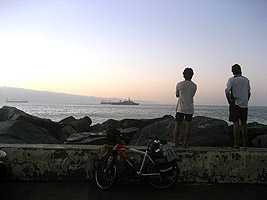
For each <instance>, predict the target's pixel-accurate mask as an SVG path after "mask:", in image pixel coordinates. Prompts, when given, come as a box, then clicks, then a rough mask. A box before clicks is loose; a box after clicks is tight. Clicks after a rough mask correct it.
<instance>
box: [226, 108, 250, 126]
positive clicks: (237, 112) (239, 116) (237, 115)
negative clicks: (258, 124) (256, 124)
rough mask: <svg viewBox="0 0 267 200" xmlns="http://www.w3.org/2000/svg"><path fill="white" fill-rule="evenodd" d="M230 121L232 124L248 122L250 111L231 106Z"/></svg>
mask: <svg viewBox="0 0 267 200" xmlns="http://www.w3.org/2000/svg"><path fill="white" fill-rule="evenodd" d="M229 112H230V114H229V121H230V122H238V121H239V120H240V121H241V122H246V121H247V119H248V109H247V108H241V107H239V106H237V105H230V107H229Z"/></svg>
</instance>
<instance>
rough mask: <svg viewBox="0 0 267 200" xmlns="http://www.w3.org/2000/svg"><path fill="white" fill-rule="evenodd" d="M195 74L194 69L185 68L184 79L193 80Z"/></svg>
mask: <svg viewBox="0 0 267 200" xmlns="http://www.w3.org/2000/svg"><path fill="white" fill-rule="evenodd" d="M193 74H194V72H193V69H191V68H185V70H184V72H183V75H184V78H185V79H186V80H191V79H192V77H193Z"/></svg>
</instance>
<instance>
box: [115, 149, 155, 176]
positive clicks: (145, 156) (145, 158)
mask: <svg viewBox="0 0 267 200" xmlns="http://www.w3.org/2000/svg"><path fill="white" fill-rule="evenodd" d="M122 149H125V150H128V151H132V152H136V153H139V154H142V155H144V157H143V159H142V162H141V165H140V167H139V169H137V170H136V169H135V170H136V173H137V174H138V175H141V176H155V175H157V176H158V175H160V173H147V174H144V173H142V172H143V168H144V165H145V161H146V160H147V158H148V160H150V162H152V163H153V165H156V163H155V162H154V160H153V159H152V158H151V157H150V156H149V154H148V150H147V149H146V151H140V150H138V149H134V148H129V147H127V146H123V145H120V144H116V146H115V147H114V150H115V151H118V152H120V153H121V155H122V156H123V157H124V158H125V159H126V161H127V162H128V163H129V164H130V166H131V167H132V168H134V165H133V164H132V163H131V162H130V159H129V157H128V156H127V155H126V154H125V152H124V151H123V150H122Z"/></svg>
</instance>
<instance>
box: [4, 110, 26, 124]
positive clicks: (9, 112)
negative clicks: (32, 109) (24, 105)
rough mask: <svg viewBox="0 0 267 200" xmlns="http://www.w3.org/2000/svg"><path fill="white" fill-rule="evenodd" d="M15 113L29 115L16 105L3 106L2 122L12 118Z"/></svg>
mask: <svg viewBox="0 0 267 200" xmlns="http://www.w3.org/2000/svg"><path fill="white" fill-rule="evenodd" d="M15 114H19V115H28V114H26V113H25V112H23V111H21V110H18V109H17V108H15V107H9V106H3V107H2V108H1V109H0V122H4V121H7V120H10V119H11V118H12V117H13V116H14V115H15Z"/></svg>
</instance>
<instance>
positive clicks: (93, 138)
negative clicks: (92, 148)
mask: <svg viewBox="0 0 267 200" xmlns="http://www.w3.org/2000/svg"><path fill="white" fill-rule="evenodd" d="M66 143H67V144H90V145H100V144H106V143H107V139H106V134H104V133H91V132H83V133H75V134H72V135H70V137H68V138H67V139H66Z"/></svg>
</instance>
